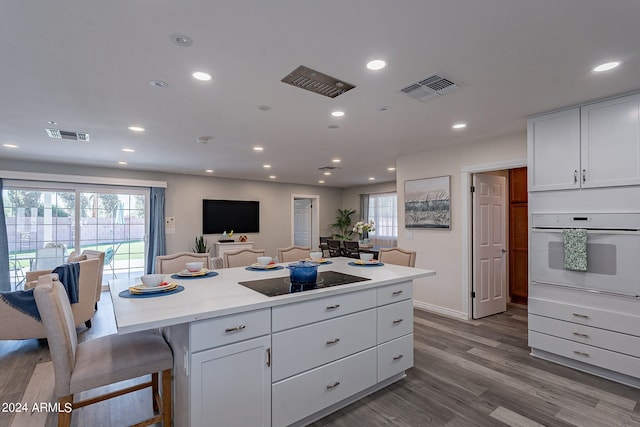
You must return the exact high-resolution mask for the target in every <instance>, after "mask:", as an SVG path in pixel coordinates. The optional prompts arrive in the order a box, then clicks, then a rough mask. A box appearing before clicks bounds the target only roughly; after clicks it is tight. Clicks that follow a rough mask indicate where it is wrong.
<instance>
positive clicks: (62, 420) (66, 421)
mask: <svg viewBox="0 0 640 427" xmlns="http://www.w3.org/2000/svg"><path fill="white" fill-rule="evenodd" d="M58 404H59V405H60V410H59V412H58V427H69V426H70V425H71V413H72V411H70V410H69V409H70V408H71V405H72V404H73V394H70V395H69V396H65V397H61V398H60V399H58ZM67 410H69V412H67Z"/></svg>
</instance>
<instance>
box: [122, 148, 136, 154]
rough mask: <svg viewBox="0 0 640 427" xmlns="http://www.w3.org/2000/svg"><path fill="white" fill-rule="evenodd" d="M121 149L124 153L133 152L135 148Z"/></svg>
mask: <svg viewBox="0 0 640 427" xmlns="http://www.w3.org/2000/svg"><path fill="white" fill-rule="evenodd" d="M122 151H124V152H125V153H135V151H136V150H134V149H133V148H123V149H122Z"/></svg>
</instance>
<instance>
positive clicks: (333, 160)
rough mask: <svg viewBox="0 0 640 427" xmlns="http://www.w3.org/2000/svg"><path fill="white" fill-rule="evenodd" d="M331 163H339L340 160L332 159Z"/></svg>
mask: <svg viewBox="0 0 640 427" xmlns="http://www.w3.org/2000/svg"><path fill="white" fill-rule="evenodd" d="M331 161H332V162H333V163H340V159H332V160H331Z"/></svg>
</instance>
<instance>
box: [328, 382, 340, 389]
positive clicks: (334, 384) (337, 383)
mask: <svg viewBox="0 0 640 427" xmlns="http://www.w3.org/2000/svg"><path fill="white" fill-rule="evenodd" d="M339 385H340V381H336V382H334V383H333V384H329V385H327V390H331V389H332V388H336V387H338V386H339Z"/></svg>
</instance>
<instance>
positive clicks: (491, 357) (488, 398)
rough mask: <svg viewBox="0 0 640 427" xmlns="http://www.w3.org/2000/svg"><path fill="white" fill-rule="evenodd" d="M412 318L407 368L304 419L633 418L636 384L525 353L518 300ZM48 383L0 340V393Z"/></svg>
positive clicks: (492, 421)
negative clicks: (373, 389)
mask: <svg viewBox="0 0 640 427" xmlns="http://www.w3.org/2000/svg"><path fill="white" fill-rule="evenodd" d="M414 323H415V331H414V332H415V353H414V358H415V366H414V367H413V368H412V369H410V370H409V371H407V377H406V378H405V379H403V380H401V381H399V382H397V383H395V384H392V385H391V386H389V387H387V388H385V389H384V390H381V391H379V392H377V393H374V394H372V395H370V396H367V397H365V398H364V399H362V400H360V401H359V402H356V403H354V404H352V405H350V406H348V407H346V408H343V409H341V410H339V411H337V412H336V413H334V414H332V415H329V416H328V417H325V418H323V419H321V420H319V421H317V422H315V423H314V424H313V426H315V427H325V426H327V427H328V426H331V427H359V426H367V427H370V426H407V427H409V426H410V427H418V426H450V427H457V426H464V427H466V426H492V427H493V426H540V425H544V426H584V427H591V426H607V427H610V426H640V403H639V402H640V390H638V389H635V388H632V387H627V386H624V385H621V384H618V383H614V382H611V381H608V380H604V379H601V378H598V377H595V376H592V375H589V374H585V373H582V372H579V371H575V370H573V369H569V368H565V367H563V366H559V365H556V364H553V363H549V362H546V361H543V360H540V359H536V358H534V357H531V356H530V355H529V348H528V347H527V312H526V307H522V306H510V307H509V309H508V311H507V312H506V313H503V314H499V315H496V316H491V317H488V318H485V319H482V320H477V321H468V322H465V321H458V320H453V319H449V318H445V317H442V316H438V315H435V314H431V313H426V312H423V311H420V310H416V311H415V321H414ZM93 324H94V327H93V328H91V329H90V330H86V329H81V330H79V334H80V336H79V337H80V341H83V340H86V339H91V338H92V337H96V336H100V335H104V334H109V333H113V332H115V324H114V321H113V313H112V309H111V300H110V298H109V294H108V293H104V294H103V296H102V299H101V301H100V309H99V310H98V313H97V314H96V316H95V317H94V322H93ZM52 390H53V368H52V366H51V362H50V357H49V352H48V349H47V346H46V343H41V342H38V341H37V340H27V341H0V402H28V403H29V405H32V404H33V403H37V402H42V401H44V402H47V401H50V399H51V395H52ZM83 397H86V396H83ZM149 408H150V392H149V391H148V390H144V391H139V392H136V393H133V394H132V395H130V396H122V397H119V398H116V399H113V400H111V401H110V402H103V403H99V404H96V405H92V406H89V407H86V408H82V409H80V410H77V411H76V412H74V417H73V424H72V425H73V426H109V427H110V426H123V425H127V424H132V423H134V422H137V421H139V420H141V419H143V418H146V417H147V416H149V415H150V412H149V411H150V409H149ZM55 425H56V416H55V415H54V414H47V413H37V412H36V413H31V414H9V413H2V412H0V426H11V427H17V426H34V427H36V426H38V427H39V426H47V427H54V426H55ZM212 426H215V422H213V423H212ZM177 427H182V426H177ZM215 427H218V426H215ZM219 427H227V426H219Z"/></svg>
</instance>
